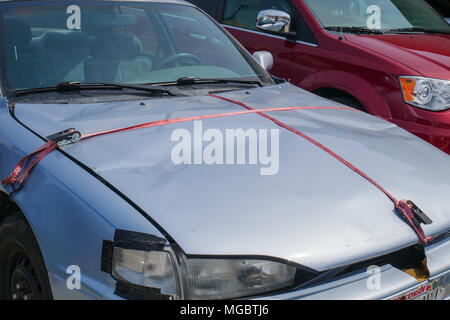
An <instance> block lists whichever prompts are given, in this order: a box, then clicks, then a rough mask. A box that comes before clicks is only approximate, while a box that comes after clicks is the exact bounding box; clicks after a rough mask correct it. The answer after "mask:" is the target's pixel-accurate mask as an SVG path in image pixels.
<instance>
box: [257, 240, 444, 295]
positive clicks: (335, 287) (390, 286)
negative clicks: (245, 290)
mask: <svg viewBox="0 0 450 320" xmlns="http://www.w3.org/2000/svg"><path fill="white" fill-rule="evenodd" d="M425 253H426V256H427V261H428V269H429V271H430V279H429V281H433V280H435V279H439V278H440V279H441V280H443V281H444V283H445V284H446V291H445V293H444V299H446V300H450V239H449V238H448V237H447V238H446V239H444V240H442V241H440V242H438V243H434V244H431V245H430V246H427V247H426V248H425ZM379 267H380V273H379V276H380V283H379V284H380V285H379V287H378V288H376V289H369V285H368V283H369V282H370V281H371V280H370V277H371V276H373V273H368V272H367V270H359V271H355V272H352V273H351V274H347V275H345V276H342V277H341V278H337V279H334V280H333V281H330V282H327V283H324V284H320V285H316V286H313V287H309V288H306V289H302V290H298V291H292V292H288V293H283V294H276V295H271V296H266V297H259V298H258V299H263V300H264V299H269V300H298V299H312V300H373V299H378V300H379V299H392V298H394V297H397V296H399V295H401V294H403V293H407V292H409V291H411V290H414V289H416V288H419V287H420V286H422V285H423V284H424V283H425V281H424V282H422V283H418V282H417V280H416V279H415V278H413V277H412V276H410V275H408V274H406V273H404V272H403V271H401V270H399V269H396V268H394V267H393V266H391V265H384V266H379Z"/></svg>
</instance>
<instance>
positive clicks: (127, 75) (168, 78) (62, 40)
mask: <svg viewBox="0 0 450 320" xmlns="http://www.w3.org/2000/svg"><path fill="white" fill-rule="evenodd" d="M2 7H3V10H2V20H3V21H2V23H3V28H2V29H1V30H2V33H3V34H2V39H3V41H4V46H2V47H3V48H4V50H3V53H2V60H3V61H2V65H3V66H4V68H6V72H4V73H2V75H3V79H2V80H3V81H5V82H6V83H7V85H8V87H9V88H11V87H12V89H15V90H16V91H17V90H24V89H34V88H49V87H50V88H51V87H56V86H57V85H58V84H61V83H63V82H72V81H76V82H82V83H122V84H123V83H126V84H140V85H142V84H156V83H158V84H162V83H168V82H176V81H177V79H179V78H183V77H195V78H201V79H213V78H214V79H235V80H253V81H258V82H262V83H272V82H271V81H272V80H271V78H270V76H269V75H268V73H266V72H265V71H264V70H263V69H262V68H261V67H260V66H259V65H258V64H257V62H256V61H255V60H254V59H253V58H252V57H251V56H250V55H249V54H248V53H247V52H246V51H245V50H243V49H242V47H240V46H239V45H237V44H236V42H235V41H234V40H232V39H231V38H230V37H229V36H228V35H226V33H224V32H223V31H222V30H221V29H220V28H219V27H218V25H217V24H216V23H215V22H213V21H212V20H211V19H210V18H209V17H207V16H206V15H204V14H203V13H202V12H201V11H200V10H198V9H197V8H195V7H192V6H188V5H184V4H173V3H172V4H170V3H154V2H147V3H146V2H141V1H140V2H130V1H124V2H118V1H70V2H64V1H58V2H44V1H43V2H40V1H24V2H10V3H7V4H4V5H3V6H2ZM4 75H6V79H5V77H4ZM224 84H226V82H224Z"/></svg>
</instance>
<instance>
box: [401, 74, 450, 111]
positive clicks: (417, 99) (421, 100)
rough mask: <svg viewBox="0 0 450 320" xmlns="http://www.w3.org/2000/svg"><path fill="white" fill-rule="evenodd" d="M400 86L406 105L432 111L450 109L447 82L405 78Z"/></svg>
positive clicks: (448, 85) (449, 83)
mask: <svg viewBox="0 0 450 320" xmlns="http://www.w3.org/2000/svg"><path fill="white" fill-rule="evenodd" d="M400 86H401V89H402V93H403V99H404V100H405V102H406V103H409V104H411V105H413V106H416V107H419V108H423V109H427V110H432V111H442V110H447V109H450V81H449V80H439V79H432V78H424V77H408V76H405V77H400Z"/></svg>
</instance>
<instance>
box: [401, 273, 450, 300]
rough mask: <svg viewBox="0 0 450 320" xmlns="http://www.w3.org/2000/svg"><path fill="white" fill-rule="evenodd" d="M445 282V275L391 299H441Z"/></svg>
mask: <svg viewBox="0 0 450 320" xmlns="http://www.w3.org/2000/svg"><path fill="white" fill-rule="evenodd" d="M446 286H447V283H446V281H445V277H443V278H440V279H435V280H431V281H430V280H429V281H427V282H425V283H423V284H422V285H420V286H419V287H416V288H415V289H412V290H411V291H408V292H406V293H402V294H401V295H399V296H396V297H395V298H393V300H442V299H443V298H444V294H445V290H446Z"/></svg>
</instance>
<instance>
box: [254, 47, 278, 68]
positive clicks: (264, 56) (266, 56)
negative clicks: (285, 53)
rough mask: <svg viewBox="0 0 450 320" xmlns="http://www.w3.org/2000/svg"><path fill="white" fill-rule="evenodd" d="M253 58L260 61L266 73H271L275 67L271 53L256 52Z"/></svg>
mask: <svg viewBox="0 0 450 320" xmlns="http://www.w3.org/2000/svg"><path fill="white" fill-rule="evenodd" d="M253 58H255V59H256V61H258V63H259V64H260V65H261V67H263V68H264V70H266V71H270V69H272V67H273V56H272V54H271V53H270V52H269V51H256V52H255V53H254V54H253Z"/></svg>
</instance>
